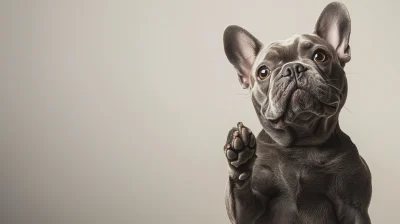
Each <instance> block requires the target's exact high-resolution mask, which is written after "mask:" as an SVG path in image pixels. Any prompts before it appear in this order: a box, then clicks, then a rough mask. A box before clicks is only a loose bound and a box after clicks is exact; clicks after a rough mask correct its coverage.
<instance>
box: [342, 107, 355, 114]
mask: <svg viewBox="0 0 400 224" xmlns="http://www.w3.org/2000/svg"><path fill="white" fill-rule="evenodd" d="M343 108H345V109H346V110H347V111H348V112H350V113H353V112H351V110H349V109H348V108H347V107H346V106H343Z"/></svg>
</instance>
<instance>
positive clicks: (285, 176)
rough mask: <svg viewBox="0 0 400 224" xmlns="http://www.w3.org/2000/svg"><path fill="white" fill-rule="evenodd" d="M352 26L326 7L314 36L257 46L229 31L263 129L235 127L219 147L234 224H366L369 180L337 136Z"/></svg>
mask: <svg viewBox="0 0 400 224" xmlns="http://www.w3.org/2000/svg"><path fill="white" fill-rule="evenodd" d="M349 39H350V17H349V13H348V11H347V9H346V7H345V6H344V5H343V4H342V3H339V2H333V3H330V4H329V5H327V6H326V7H325V9H324V10H323V11H322V13H321V15H320V16H319V18H318V20H317V23H316V25H315V28H314V31H313V33H311V34H303V35H296V36H293V37H292V38H289V39H287V40H284V41H275V42H272V43H270V44H268V45H263V44H262V43H261V42H260V41H258V40H257V39H256V38H255V37H254V36H253V35H251V34H250V33H249V32H248V31H246V30H244V29H243V28H241V27H239V26H234V25H231V26H229V27H227V28H226V30H225V32H224V37H223V40H224V49H225V53H226V56H227V58H228V60H229V61H230V63H231V64H232V65H233V66H234V68H235V69H236V71H237V74H238V77H239V81H240V83H241V85H242V87H243V88H246V89H249V90H250V91H251V99H252V102H253V105H254V108H255V110H256V113H257V115H258V118H259V120H260V122H261V124H262V127H263V130H262V131H261V132H260V133H259V135H258V136H257V138H256V137H255V136H254V134H253V133H252V132H251V130H250V129H249V128H247V127H245V126H244V125H243V123H241V122H239V123H238V124H237V127H234V128H232V130H231V131H230V132H229V134H228V138H227V142H226V144H225V145H224V153H225V155H226V158H227V160H228V164H229V165H228V166H229V180H228V184H227V188H226V201H225V202H226V207H227V212H228V216H229V218H230V220H231V222H232V223H236V224H252V223H279V224H291V223H304V224H314V223H316V224H328V223H329V224H330V223H332V224H333V223H351V224H354V223H357V224H366V223H371V221H370V218H369V215H368V207H369V204H370V200H371V194H372V186H371V173H370V171H369V168H368V165H367V164H366V162H365V161H364V159H363V158H362V157H361V156H360V155H359V153H358V150H357V147H356V146H355V145H354V143H353V142H352V141H351V139H350V137H349V136H347V135H346V134H345V133H344V132H343V131H342V130H341V129H340V127H339V122H338V116H339V112H340V110H341V108H342V107H343V105H344V103H345V101H346V96H347V80H346V74H345V72H344V66H345V64H346V63H347V62H349V61H350V46H349Z"/></svg>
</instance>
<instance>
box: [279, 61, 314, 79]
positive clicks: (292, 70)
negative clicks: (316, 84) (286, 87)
mask: <svg viewBox="0 0 400 224" xmlns="http://www.w3.org/2000/svg"><path fill="white" fill-rule="evenodd" d="M307 70H308V69H307V68H306V67H305V66H304V65H302V64H300V63H290V64H286V65H285V66H284V67H283V69H282V76H284V77H287V76H292V75H295V76H299V75H300V74H301V73H303V72H305V71H307Z"/></svg>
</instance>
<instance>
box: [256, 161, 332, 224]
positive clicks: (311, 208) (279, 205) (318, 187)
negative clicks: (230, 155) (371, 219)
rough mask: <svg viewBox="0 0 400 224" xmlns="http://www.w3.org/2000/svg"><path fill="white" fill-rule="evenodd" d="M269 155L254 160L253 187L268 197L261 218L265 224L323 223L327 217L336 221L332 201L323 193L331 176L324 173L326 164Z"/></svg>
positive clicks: (329, 184)
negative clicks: (295, 160) (298, 221)
mask: <svg viewBox="0 0 400 224" xmlns="http://www.w3.org/2000/svg"><path fill="white" fill-rule="evenodd" d="M269 158H271V159H267V160H265V159H264V160H263V159H262V158H261V159H260V160H259V161H257V162H256V166H255V170H254V173H253V181H254V182H253V187H254V188H255V189H256V190H257V191H259V192H260V193H261V194H263V195H265V196H266V197H268V198H270V202H269V204H268V207H269V209H267V211H269V212H267V213H265V214H263V215H262V216H261V217H260V220H264V221H268V222H266V223H270V222H272V223H275V222H276V223H291V220H303V222H301V223H325V222H326V217H331V218H330V219H329V220H333V221H332V223H336V221H335V220H336V216H335V213H334V209H333V204H332V202H331V200H330V199H329V198H328V197H327V196H326V195H330V192H329V191H330V190H331V186H332V184H333V183H334V175H333V174H331V173H329V172H327V168H326V167H323V166H315V165H307V166H305V165H301V164H300V163H296V162H289V161H285V162H284V161H282V160H280V159H279V158H275V159H274V158H273V157H269ZM259 162H262V163H259ZM271 180H272V181H271ZM271 192H272V193H271ZM324 217H325V218H324ZM320 218H323V219H321V220H319V219H320ZM277 219H285V220H277ZM286 219H287V220H286ZM320 221H321V222H320ZM259 223H263V221H260V222H259Z"/></svg>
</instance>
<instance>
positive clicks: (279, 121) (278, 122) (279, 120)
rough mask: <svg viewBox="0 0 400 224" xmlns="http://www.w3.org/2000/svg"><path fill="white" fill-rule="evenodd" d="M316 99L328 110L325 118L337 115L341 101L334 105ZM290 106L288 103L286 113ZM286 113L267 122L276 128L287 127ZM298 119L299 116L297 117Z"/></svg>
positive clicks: (325, 111) (325, 112)
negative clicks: (285, 121) (285, 122)
mask: <svg viewBox="0 0 400 224" xmlns="http://www.w3.org/2000/svg"><path fill="white" fill-rule="evenodd" d="M289 98H291V97H289ZM315 99H317V100H318V101H319V102H320V103H321V104H322V106H323V107H324V108H326V109H325V110H324V116H330V115H332V114H335V113H336V112H337V110H338V108H339V101H336V102H333V103H326V102H323V101H321V100H319V99H318V98H316V97H315ZM289 104H290V103H288V104H287V106H286V111H287V109H288V108H289ZM286 111H285V112H284V113H283V114H282V115H281V116H279V117H276V118H267V120H268V121H269V122H270V123H271V124H272V125H273V126H274V127H281V128H282V127H284V126H286V125H285V124H284V117H285V114H286ZM306 112H307V111H306ZM296 117H297V116H296ZM294 119H296V118H294Z"/></svg>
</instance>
